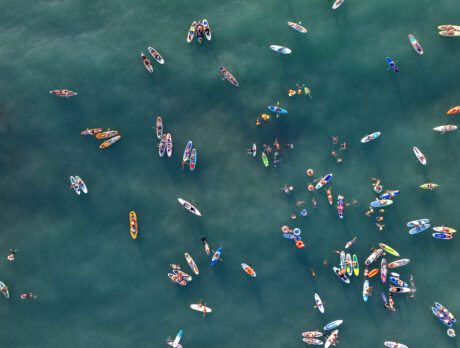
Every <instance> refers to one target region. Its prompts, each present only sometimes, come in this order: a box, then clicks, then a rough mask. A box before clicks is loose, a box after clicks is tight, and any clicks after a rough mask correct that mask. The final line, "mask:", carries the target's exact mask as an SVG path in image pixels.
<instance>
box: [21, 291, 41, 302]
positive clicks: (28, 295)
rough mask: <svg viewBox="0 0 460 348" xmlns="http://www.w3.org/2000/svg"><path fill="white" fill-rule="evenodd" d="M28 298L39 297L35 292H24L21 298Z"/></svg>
mask: <svg viewBox="0 0 460 348" xmlns="http://www.w3.org/2000/svg"><path fill="white" fill-rule="evenodd" d="M26 298H37V296H35V294H34V293H33V292H29V293H27V294H22V295H21V299H23V300H25V299H26Z"/></svg>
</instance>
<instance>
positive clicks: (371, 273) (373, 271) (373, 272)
mask: <svg viewBox="0 0 460 348" xmlns="http://www.w3.org/2000/svg"><path fill="white" fill-rule="evenodd" d="M377 273H379V269H378V268H374V269H373V270H372V271H370V272H369V274H368V275H367V277H368V278H372V277H373V276H375V275H376V274H377Z"/></svg>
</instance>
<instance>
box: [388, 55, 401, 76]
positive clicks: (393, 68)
mask: <svg viewBox="0 0 460 348" xmlns="http://www.w3.org/2000/svg"><path fill="white" fill-rule="evenodd" d="M387 63H388V65H389V66H390V68H391V70H393V71H394V72H395V73H399V69H398V68H397V67H396V64H395V62H393V60H392V59H391V58H389V57H387ZM391 63H393V64H394V65H391Z"/></svg>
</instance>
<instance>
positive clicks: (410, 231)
mask: <svg viewBox="0 0 460 348" xmlns="http://www.w3.org/2000/svg"><path fill="white" fill-rule="evenodd" d="M429 227H430V224H425V225H423V226H417V227H414V228H411V229H410V230H409V234H416V233H419V232H422V231H425V230H426V229H427V228H429Z"/></svg>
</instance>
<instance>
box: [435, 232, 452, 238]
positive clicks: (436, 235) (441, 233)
mask: <svg viewBox="0 0 460 348" xmlns="http://www.w3.org/2000/svg"><path fill="white" fill-rule="evenodd" d="M432 236H433V237H434V238H438V239H452V235H451V234H448V233H444V232H436V233H433V234H432Z"/></svg>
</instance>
